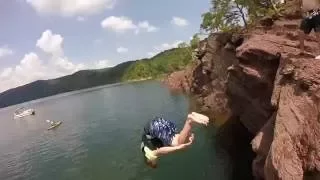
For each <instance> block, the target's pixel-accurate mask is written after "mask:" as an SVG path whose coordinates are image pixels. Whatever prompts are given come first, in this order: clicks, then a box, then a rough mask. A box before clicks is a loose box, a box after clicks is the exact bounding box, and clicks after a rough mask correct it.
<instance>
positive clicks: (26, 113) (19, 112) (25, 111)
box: [13, 107, 36, 118]
mask: <svg viewBox="0 0 320 180" xmlns="http://www.w3.org/2000/svg"><path fill="white" fill-rule="evenodd" d="M35 113H36V111H35V110H34V109H25V108H24V107H21V108H18V109H16V110H15V112H14V114H13V116H14V118H22V117H25V116H29V115H35Z"/></svg>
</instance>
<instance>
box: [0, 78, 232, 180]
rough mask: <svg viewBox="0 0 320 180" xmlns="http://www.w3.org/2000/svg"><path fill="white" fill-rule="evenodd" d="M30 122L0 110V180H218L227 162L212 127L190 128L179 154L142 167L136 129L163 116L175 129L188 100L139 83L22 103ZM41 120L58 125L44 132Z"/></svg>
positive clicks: (154, 85) (223, 176) (222, 179)
mask: <svg viewBox="0 0 320 180" xmlns="http://www.w3.org/2000/svg"><path fill="white" fill-rule="evenodd" d="M25 104H26V105H27V107H32V108H35V109H36V115H35V116H28V117H25V118H21V119H16V120H15V119H13V116H12V115H13V112H14V110H15V109H16V108H18V107H20V106H19V105H18V106H12V107H8V108H5V109H0V122H1V125H0V167H1V168H0V179H1V180H20V179H21V180H171V179H172V180H179V179H181V180H213V179H217V180H218V179H219V180H226V179H229V178H230V173H229V172H230V170H229V169H230V163H229V158H228V156H227V155H226V153H225V152H224V151H223V150H221V149H219V150H218V149H217V148H216V147H215V146H214V144H215V143H214V142H215V139H214V138H213V137H214V134H215V129H214V127H213V126H212V127H201V126H197V127H196V128H195V130H194V131H195V135H196V136H195V141H194V144H193V146H192V147H191V148H189V149H187V150H186V151H183V152H179V153H176V154H172V155H169V156H166V157H162V158H161V159H160V162H159V166H158V168H157V169H155V170H154V169H150V168H148V167H147V166H146V165H145V164H144V162H143V158H142V154H141V152H140V149H139V148H140V139H141V133H142V130H143V129H142V128H143V126H144V125H145V123H147V122H148V121H149V120H150V119H152V117H154V116H163V117H165V118H167V119H170V120H172V121H174V122H176V123H177V126H178V127H179V128H181V127H182V125H183V123H184V120H185V117H186V115H187V113H188V110H189V105H188V99H187V97H185V96H184V95H182V94H171V93H170V92H169V90H168V89H167V88H166V87H164V86H163V85H161V84H160V83H158V82H154V81H145V82H137V83H130V84H123V85H116V86H106V87H100V88H96V89H91V90H86V91H80V92H73V93H68V94H64V95H58V96H54V97H50V98H46V99H41V100H37V101H33V102H31V103H25ZM46 119H50V120H56V121H59V120H61V121H63V123H62V125H61V126H59V127H58V128H56V129H55V130H51V131H48V130H47V128H48V124H47V123H46V122H45V120H46Z"/></svg>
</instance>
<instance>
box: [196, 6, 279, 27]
mask: <svg viewBox="0 0 320 180" xmlns="http://www.w3.org/2000/svg"><path fill="white" fill-rule="evenodd" d="M211 4H212V8H211V9H210V11H209V12H207V13H204V14H203V15H202V23H201V25H200V27H201V29H202V30H204V31H206V32H209V33H210V32H217V31H230V30H233V29H236V28H237V27H242V26H243V27H245V28H246V27H248V25H249V24H250V23H251V22H253V21H255V20H256V19H257V18H259V17H263V16H265V15H266V14H270V12H271V13H272V12H274V7H275V6H274V5H275V4H274V3H273V2H272V0H212V3H211Z"/></svg>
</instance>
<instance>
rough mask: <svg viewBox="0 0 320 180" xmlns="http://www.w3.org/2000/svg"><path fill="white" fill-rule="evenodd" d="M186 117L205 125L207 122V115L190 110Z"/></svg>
mask: <svg viewBox="0 0 320 180" xmlns="http://www.w3.org/2000/svg"><path fill="white" fill-rule="evenodd" d="M188 118H189V119H190V120H192V121H193V122H196V123H198V124H204V125H206V126H207V125H208V123H209V118H208V117H207V116H205V115H202V114H199V113H196V112H192V113H191V114H189V115H188Z"/></svg>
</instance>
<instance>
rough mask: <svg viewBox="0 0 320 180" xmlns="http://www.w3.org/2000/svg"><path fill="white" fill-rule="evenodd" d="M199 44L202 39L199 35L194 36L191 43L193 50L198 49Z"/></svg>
mask: <svg viewBox="0 0 320 180" xmlns="http://www.w3.org/2000/svg"><path fill="white" fill-rule="evenodd" d="M199 43H200V38H199V36H198V34H195V35H193V37H192V39H191V41H190V47H191V49H192V50H193V49H196V48H197V47H198V45H199Z"/></svg>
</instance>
